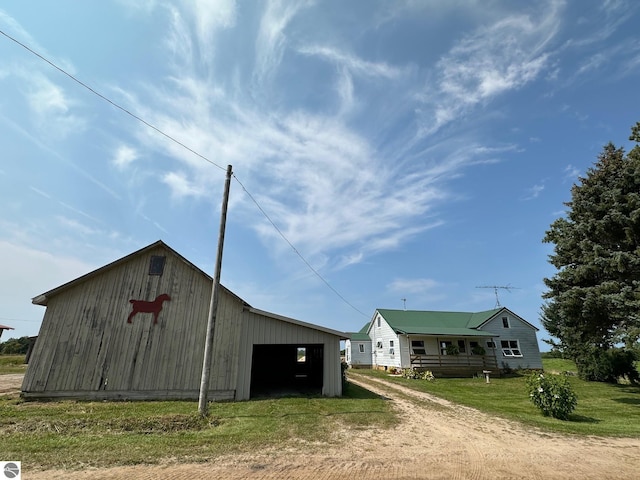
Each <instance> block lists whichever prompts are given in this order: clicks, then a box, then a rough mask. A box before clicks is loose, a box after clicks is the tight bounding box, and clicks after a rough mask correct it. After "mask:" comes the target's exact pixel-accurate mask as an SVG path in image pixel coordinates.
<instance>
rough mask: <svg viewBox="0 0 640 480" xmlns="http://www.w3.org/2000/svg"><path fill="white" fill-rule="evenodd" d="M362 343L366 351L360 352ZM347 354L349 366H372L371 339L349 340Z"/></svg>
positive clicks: (346, 347)
mask: <svg viewBox="0 0 640 480" xmlns="http://www.w3.org/2000/svg"><path fill="white" fill-rule="evenodd" d="M360 345H363V346H364V352H360ZM345 354H346V357H347V358H346V361H347V365H349V366H360V365H361V366H368V367H370V366H371V358H372V354H371V340H369V341H366V340H347V341H346V342H345Z"/></svg>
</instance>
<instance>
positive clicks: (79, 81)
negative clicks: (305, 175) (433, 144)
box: [0, 30, 368, 317]
mask: <svg viewBox="0 0 640 480" xmlns="http://www.w3.org/2000/svg"><path fill="white" fill-rule="evenodd" d="M0 33H1V34H2V35H4V36H5V37H6V38H8V39H9V40H11V41H12V42H15V43H16V44H18V45H20V46H21V47H22V48H24V49H25V50H27V51H28V52H30V53H32V54H33V55H35V56H36V57H38V58H39V59H41V60H42V61H44V62H46V63H48V64H49V65H50V66H52V67H53V68H55V69H56V70H58V71H59V72H60V73H62V74H64V75H66V76H67V77H69V78H70V79H71V80H73V81H74V82H76V83H77V84H78V85H81V86H82V87H84V88H85V89H87V90H89V91H90V92H91V93H93V94H94V95H96V96H98V97H99V98H101V99H102V100H104V101H105V102H107V103H109V104H110V105H112V106H113V107H115V108H117V109H118V110H120V111H122V112H124V113H126V114H127V115H129V116H130V117H132V118H134V119H136V120H138V121H139V122H141V123H142V124H144V125H146V126H147V127H149V128H151V129H152V130H154V131H155V132H157V133H159V134H160V135H162V136H164V137H165V138H167V139H169V140H171V141H172V142H174V143H176V144H178V145H180V146H181V147H182V148H184V149H186V150H188V151H189V152H191V153H193V154H194V155H196V156H197V157H199V158H201V159H202V160H204V161H206V162H208V163H210V164H211V165H213V166H215V167H218V168H219V169H220V170H224V171H226V168H224V167H222V166H220V165H218V164H217V163H215V162H214V161H213V160H210V159H209V158H207V157H206V156H204V155H202V154H201V153H199V152H197V151H196V150H193V149H192V148H190V147H188V146H187V145H185V144H184V143H182V142H181V141H179V140H177V139H176V138H174V137H172V136H171V135H169V134H167V133H165V132H164V131H162V130H160V129H159V128H158V127H156V126H155V125H153V124H151V123H149V122H147V121H146V120H144V119H143V118H141V117H140V116H138V115H136V114H135V113H133V112H131V111H129V110H128V109H126V108H124V107H122V106H121V105H119V104H118V103H116V102H114V101H113V100H111V99H110V98H108V97H106V96H105V95H103V94H101V93H100V92H98V91H97V90H95V89H94V88H92V87H90V86H89V85H87V84H86V83H84V82H82V81H81V80H79V79H78V78H76V77H75V76H73V75H72V74H70V73H69V72H67V71H66V70H64V69H63V68H61V67H59V66H58V65H56V64H55V63H53V62H52V61H51V60H49V59H47V58H46V57H44V56H43V55H41V54H40V53H38V52H36V51H35V50H33V49H32V48H30V47H29V46H27V45H25V44H24V43H22V42H20V41H18V40H17V39H15V38H13V37H12V36H11V35H9V34H7V33H5V32H4V31H2V30H0ZM233 178H235V180H236V182H238V184H239V185H240V186H241V187H242V190H244V192H245V193H246V194H247V196H248V197H249V198H250V199H251V201H252V202H253V203H254V204H255V205H256V207H257V208H258V210H260V212H261V213H262V215H264V217H265V218H266V219H267V220H268V221H269V223H270V224H271V225H272V226H273V228H274V229H275V230H276V231H277V232H278V234H279V235H280V237H282V239H283V240H284V241H285V242H287V244H288V245H289V246H290V247H291V249H293V251H294V252H295V254H296V255H298V257H299V258H300V259H301V260H302V261H303V262H304V264H305V265H306V266H307V267H308V268H309V269H310V270H311V271H312V272H313V273H314V274H315V275H316V276H317V277H318V278H319V279H320V280H322V282H323V283H324V284H325V285H326V286H327V287H328V288H329V289H330V290H331V291H332V292H333V293H335V294H336V295H337V296H338V297H339V298H340V299H341V300H342V301H343V302H344V303H346V304H347V305H349V306H350V307H351V308H353V309H354V310H355V311H356V312H358V313H359V314H361V315H363V316H365V317H368V315H367V314H365V313H364V312H362V311H361V310H359V309H358V308H356V307H355V306H353V305H352V304H351V302H349V301H348V300H347V299H346V298H345V297H343V296H342V295H341V294H340V292H338V291H337V290H336V289H335V288H333V286H331V284H330V283H329V282H328V281H327V280H326V279H325V278H324V277H323V276H322V275H320V273H319V272H318V271H317V270H316V269H315V268H313V267H312V266H311V264H310V263H309V262H308V261H307V260H306V259H305V258H304V257H303V256H302V254H301V253H300V252H299V251H298V249H297V248H296V247H294V246H293V244H292V243H291V242H290V241H289V239H287V237H286V236H285V235H284V233H282V231H281V230H280V229H279V228H278V226H277V225H276V224H275V222H274V221H273V220H271V218H270V217H269V215H267V212H266V211H265V210H264V209H263V208H262V207H261V206H260V204H259V203H258V201H257V200H256V199H255V198H254V197H253V195H251V193H249V191H248V190H247V189H246V187H245V186H244V185H243V184H242V182H240V180H239V179H238V177H236V176H235V174H234V175H233Z"/></svg>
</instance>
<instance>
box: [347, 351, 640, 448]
mask: <svg viewBox="0 0 640 480" xmlns="http://www.w3.org/2000/svg"><path fill="white" fill-rule="evenodd" d="M543 365H544V368H545V371H546V372H547V373H550V372H552V371H556V372H564V371H573V372H575V371H576V368H575V364H573V362H571V361H568V360H563V359H544V360H543ZM357 372H358V373H365V374H366V375H374V376H378V377H383V378H385V379H387V380H391V381H393V382H397V383H400V384H402V385H406V386H409V387H411V388H414V389H416V390H421V391H424V392H428V393H432V394H434V395H437V396H439V397H442V398H445V399H447V400H451V401H453V402H456V403H460V404H462V405H467V406H470V407H474V408H477V409H479V410H482V411H484V412H487V413H491V414H495V415H498V416H501V417H505V418H509V419H512V420H517V421H519V422H522V423H525V424H527V425H532V426H536V427H541V428H544V429H548V430H553V431H557V432H562V433H570V434H579V435H602V436H628V437H640V386H637V385H611V384H605V383H599V382H585V381H582V380H580V379H578V378H577V377H569V382H570V384H571V386H572V387H573V389H574V391H575V392H576V394H577V396H578V406H577V408H576V409H575V410H574V412H573V414H571V416H570V417H569V420H568V421H561V420H557V419H554V418H550V417H543V416H542V414H541V413H540V411H539V410H538V409H537V408H536V407H535V406H534V405H533V403H531V401H530V400H529V396H528V394H527V389H526V386H525V377H524V376H512V377H504V378H491V380H490V383H489V384H487V383H486V382H485V380H484V378H447V379H436V380H435V381H433V382H427V381H423V380H407V379H403V378H399V377H390V376H389V375H387V374H386V373H384V372H377V371H372V370H358V371H357Z"/></svg>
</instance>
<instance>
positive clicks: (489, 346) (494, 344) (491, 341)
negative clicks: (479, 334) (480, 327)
mask: <svg viewBox="0 0 640 480" xmlns="http://www.w3.org/2000/svg"><path fill="white" fill-rule="evenodd" d="M487 348H496V342H494V341H493V340H487Z"/></svg>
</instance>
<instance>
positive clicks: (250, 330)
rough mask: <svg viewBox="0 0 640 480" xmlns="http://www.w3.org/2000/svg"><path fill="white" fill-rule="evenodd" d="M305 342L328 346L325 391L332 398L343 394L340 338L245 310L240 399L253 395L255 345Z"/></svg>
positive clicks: (238, 390) (324, 379) (325, 356)
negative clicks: (252, 369) (252, 370)
mask: <svg viewBox="0 0 640 480" xmlns="http://www.w3.org/2000/svg"><path fill="white" fill-rule="evenodd" d="M305 344H321V345H323V347H324V351H323V380H322V382H323V387H322V394H323V395H325V396H329V397H334V396H340V395H342V372H341V370H340V337H338V336H336V335H332V334H330V333H327V332H323V331H321V330H316V329H313V328H309V327H305V326H301V325H297V324H294V323H290V322H287V321H283V320H280V319H277V318H273V317H270V316H266V315H261V314H258V313H255V312H251V311H249V310H245V312H244V319H243V325H242V334H241V338H240V350H241V351H242V352H243V355H242V357H241V358H240V361H239V375H238V384H237V387H236V388H237V390H236V400H248V399H249V398H250V395H251V362H252V360H253V346H254V345H305ZM273 368H274V369H275V368H278V365H273Z"/></svg>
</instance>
